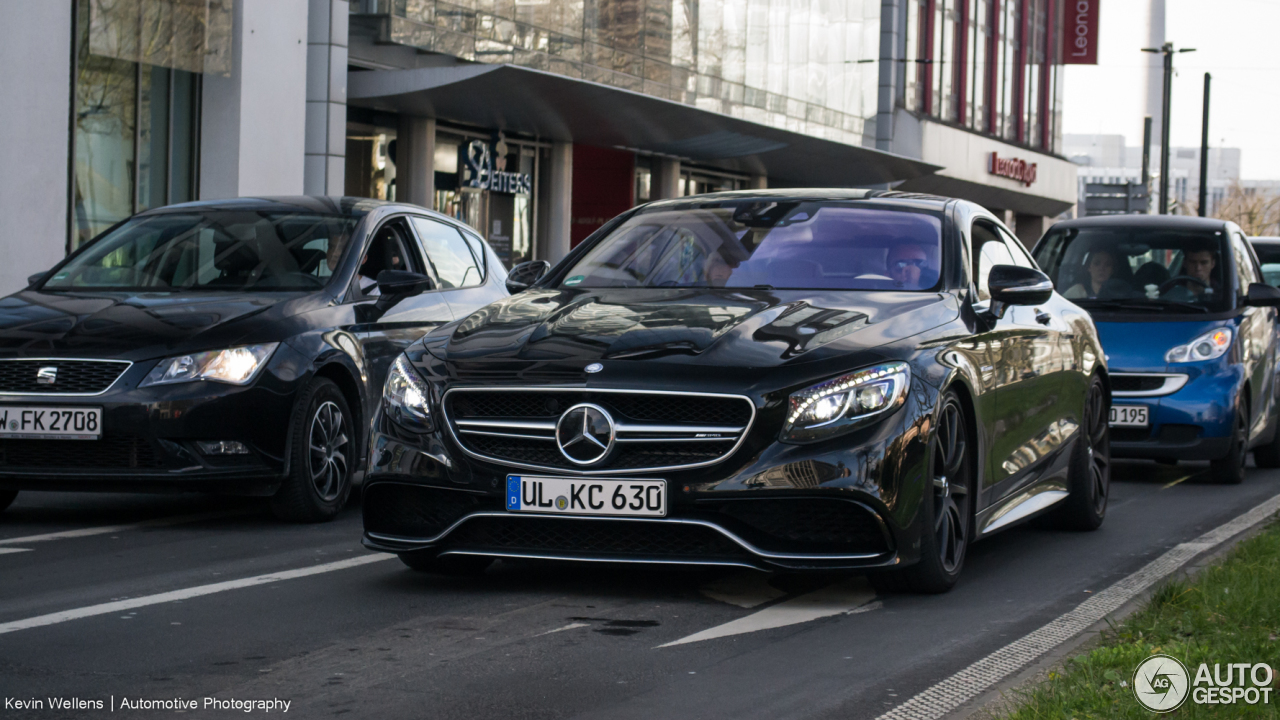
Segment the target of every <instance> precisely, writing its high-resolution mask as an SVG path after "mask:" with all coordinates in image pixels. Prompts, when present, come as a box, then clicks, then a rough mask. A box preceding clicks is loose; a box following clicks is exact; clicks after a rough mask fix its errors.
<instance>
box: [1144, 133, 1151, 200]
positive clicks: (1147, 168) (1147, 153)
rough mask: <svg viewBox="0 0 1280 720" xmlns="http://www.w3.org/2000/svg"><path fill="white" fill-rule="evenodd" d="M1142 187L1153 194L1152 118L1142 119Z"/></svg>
mask: <svg viewBox="0 0 1280 720" xmlns="http://www.w3.org/2000/svg"><path fill="white" fill-rule="evenodd" d="M1142 187H1144V188H1146V190H1147V192H1148V193H1150V192H1151V116H1150V115H1148V116H1146V117H1144V118H1142Z"/></svg>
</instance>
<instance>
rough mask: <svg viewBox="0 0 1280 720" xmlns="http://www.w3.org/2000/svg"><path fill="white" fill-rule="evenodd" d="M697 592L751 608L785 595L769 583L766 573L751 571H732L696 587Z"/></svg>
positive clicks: (713, 598) (724, 601)
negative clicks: (727, 574) (730, 573)
mask: <svg viewBox="0 0 1280 720" xmlns="http://www.w3.org/2000/svg"><path fill="white" fill-rule="evenodd" d="M698 592H700V593H702V594H703V595H706V596H707V597H709V598H711V599H712V600H718V601H720V602H722V603H728V604H730V605H737V606H738V607H741V608H753V607H755V606H757V605H763V604H765V603H767V602H769V601H770V600H777V599H778V598H780V597H782V596H784V595H786V593H785V592H783V591H781V590H779V589H778V588H776V587H774V586H772V585H770V584H769V576H768V575H765V574H764V573H759V572H753V571H747V572H742V573H734V574H733V575H729V576H726V577H723V578H720V579H719V580H716V581H715V582H711V583H707V584H706V585H703V586H702V587H701V588H698Z"/></svg>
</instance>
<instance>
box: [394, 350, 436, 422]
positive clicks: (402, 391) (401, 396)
mask: <svg viewBox="0 0 1280 720" xmlns="http://www.w3.org/2000/svg"><path fill="white" fill-rule="evenodd" d="M430 401H431V389H430V388H429V387H427V383H426V382H425V381H423V379H422V378H421V377H420V376H419V375H418V371H417V370H414V369H413V364H412V363H410V362H409V358H408V357H407V356H405V355H401V356H400V357H398V358H396V361H395V362H394V363H392V364H391V371H390V372H389V373H387V384H386V385H384V386H383V388H382V409H383V411H384V412H386V414H387V417H389V418H391V420H392V421H394V422H395V423H396V424H398V425H401V426H403V427H404V428H405V429H407V430H412V431H413V432H418V433H424V432H430V431H431V408H430Z"/></svg>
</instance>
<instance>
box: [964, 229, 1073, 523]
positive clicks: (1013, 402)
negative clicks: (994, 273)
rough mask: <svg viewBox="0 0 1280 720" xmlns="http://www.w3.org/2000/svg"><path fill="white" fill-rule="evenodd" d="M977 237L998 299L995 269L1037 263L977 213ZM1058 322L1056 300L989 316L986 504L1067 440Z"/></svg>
mask: <svg viewBox="0 0 1280 720" xmlns="http://www.w3.org/2000/svg"><path fill="white" fill-rule="evenodd" d="M971 237H972V241H973V254H972V257H973V258H974V265H975V267H974V280H975V284H976V285H977V288H978V300H979V302H980V303H989V302H990V297H991V296H990V292H989V290H988V288H987V276H988V275H989V274H990V272H991V268H992V267H994V266H996V265H1018V266H1022V267H1035V264H1034V262H1032V261H1031V259H1030V257H1029V256H1028V255H1027V254H1026V252H1025V251H1024V250H1023V249H1022V246H1021V244H1020V243H1018V242H1017V240H1015V239H1013V238H1012V237H1011V236H1009V235H1008V234H1007V233H1006V232H1004V230H1003V228H1001V227H999V226H998V225H997V224H995V223H993V222H990V221H989V220H986V219H984V218H977V219H975V220H974V223H973V227H972V231H971ZM1046 305H1048V304H1046ZM1054 322H1055V317H1054V313H1053V312H1052V311H1051V308H1048V307H1033V306H1014V307H1007V308H1005V310H1004V315H1003V317H1001V318H994V317H993V316H990V315H988V323H989V330H988V333H987V335H988V336H989V342H988V348H989V355H988V361H987V364H986V365H985V366H984V367H983V378H984V384H985V385H986V389H987V390H989V391H990V392H991V393H992V395H993V396H994V404H995V413H996V417H997V418H998V419H997V421H996V422H995V423H994V427H995V428H996V431H995V432H994V433H993V437H992V438H991V439H990V443H989V448H990V449H989V452H988V453H987V468H986V472H985V473H984V477H985V483H984V487H983V497H984V500H985V502H986V503H992V502H996V501H998V500H999V499H1001V498H1003V497H1005V496H1007V495H1009V494H1010V493H1012V492H1014V491H1016V490H1018V489H1019V488H1021V487H1023V486H1024V485H1026V484H1027V483H1030V482H1034V481H1036V480H1038V479H1039V478H1041V477H1042V476H1043V471H1044V470H1045V468H1046V466H1047V463H1049V462H1050V460H1051V458H1052V456H1053V455H1054V451H1055V450H1057V449H1058V448H1059V447H1061V445H1062V443H1063V442H1064V441H1065V438H1063V437H1062V431H1063V430H1064V429H1069V428H1063V427H1062V426H1061V424H1060V422H1059V421H1060V420H1061V419H1062V418H1063V412H1064V411H1063V405H1064V402H1065V398H1064V397H1063V396H1062V395H1063V393H1062V391H1061V390H1060V389H1059V388H1057V387H1056V385H1057V384H1059V383H1060V382H1061V381H1062V379H1063V377H1064V375H1065V374H1064V373H1063V370H1064V362H1063V358H1062V351H1061V345H1060V340H1061V338H1060V334H1061V333H1060V329H1061V328H1055V327H1054ZM1058 322H1059V323H1060V322H1061V321H1058Z"/></svg>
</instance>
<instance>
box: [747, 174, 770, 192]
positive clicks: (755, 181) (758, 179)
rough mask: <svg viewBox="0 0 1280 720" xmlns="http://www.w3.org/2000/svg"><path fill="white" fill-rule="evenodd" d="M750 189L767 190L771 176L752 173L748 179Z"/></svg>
mask: <svg viewBox="0 0 1280 720" xmlns="http://www.w3.org/2000/svg"><path fill="white" fill-rule="evenodd" d="M747 189H748V190H767V189H769V177H768V176H767V175H752V176H751V177H750V178H749V179H748V180H747Z"/></svg>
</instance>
